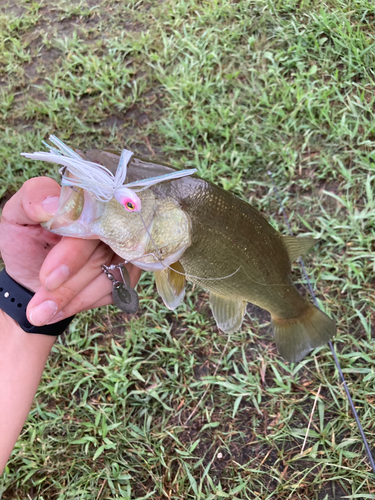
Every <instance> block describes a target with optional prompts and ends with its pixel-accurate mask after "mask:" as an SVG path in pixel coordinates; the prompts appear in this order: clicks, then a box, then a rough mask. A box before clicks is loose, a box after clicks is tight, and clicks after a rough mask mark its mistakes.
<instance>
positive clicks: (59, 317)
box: [47, 311, 65, 325]
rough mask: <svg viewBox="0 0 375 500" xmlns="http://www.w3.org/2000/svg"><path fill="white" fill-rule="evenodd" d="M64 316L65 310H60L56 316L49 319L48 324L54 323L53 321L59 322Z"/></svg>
mask: <svg viewBox="0 0 375 500" xmlns="http://www.w3.org/2000/svg"><path fill="white" fill-rule="evenodd" d="M64 317H65V314H64V313H63V311H60V312H59V313H58V314H56V316H54V317H53V319H52V321H48V323H47V325H52V324H53V323H58V322H59V321H61V320H62V319H64Z"/></svg>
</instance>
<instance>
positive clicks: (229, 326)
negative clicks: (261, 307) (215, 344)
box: [209, 292, 247, 333]
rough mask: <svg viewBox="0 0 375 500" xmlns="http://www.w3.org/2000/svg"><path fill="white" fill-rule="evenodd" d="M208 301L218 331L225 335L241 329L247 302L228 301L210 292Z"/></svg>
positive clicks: (226, 298)
mask: <svg viewBox="0 0 375 500" xmlns="http://www.w3.org/2000/svg"><path fill="white" fill-rule="evenodd" d="M209 300H210V304H211V309H212V314H213V315H214V318H215V321H216V323H217V326H218V327H219V328H220V330H223V332H225V333H233V332H235V331H236V330H238V329H239V328H240V327H241V325H242V320H243V317H244V315H245V312H246V304H247V302H245V301H243V300H238V299H230V298H228V297H224V296H223V295H217V294H216V293H212V292H211V293H210V299H209Z"/></svg>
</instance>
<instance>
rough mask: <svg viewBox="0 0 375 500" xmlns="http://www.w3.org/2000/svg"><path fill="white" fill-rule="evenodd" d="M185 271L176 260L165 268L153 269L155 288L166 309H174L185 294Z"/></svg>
mask: <svg viewBox="0 0 375 500" xmlns="http://www.w3.org/2000/svg"><path fill="white" fill-rule="evenodd" d="M184 273H185V271H184V268H183V267H182V264H181V263H180V262H179V261H177V262H174V263H173V264H171V265H170V266H169V267H168V268H167V269H163V270H162V271H155V281H156V288H157V289H158V292H159V295H160V296H161V298H162V299H163V301H164V304H165V305H166V306H167V307H168V309H176V307H177V306H178V305H179V304H180V303H181V301H182V300H183V298H184V296H185V281H186V277H185V274H184Z"/></svg>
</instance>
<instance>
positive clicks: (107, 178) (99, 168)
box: [22, 135, 197, 313]
mask: <svg viewBox="0 0 375 500" xmlns="http://www.w3.org/2000/svg"><path fill="white" fill-rule="evenodd" d="M49 140H50V141H51V142H52V144H54V146H50V145H49V144H48V143H46V142H44V141H43V143H44V144H45V145H46V146H47V147H48V149H49V152H45V151H39V152H36V153H22V156H25V157H26V158H30V159H34V160H41V161H47V162H50V163H57V164H58V165H62V166H63V167H64V168H63V169H61V170H60V173H61V175H62V181H61V184H62V186H70V187H76V188H81V189H85V190H87V191H90V192H91V193H92V195H94V196H95V197H96V198H97V199H98V200H99V201H102V202H105V203H106V202H109V201H110V200H112V199H113V198H114V199H115V200H117V201H118V202H119V203H120V204H121V205H122V206H123V207H124V208H125V210H127V211H128V212H135V213H138V214H139V216H140V218H141V220H142V223H143V225H144V227H145V229H146V232H147V233H148V234H149V231H148V228H147V227H146V224H145V222H144V220H143V217H142V215H141V208H142V204H141V200H140V199H139V196H138V195H137V194H136V193H137V192H139V191H143V190H145V189H147V188H149V187H150V186H154V185H155V184H159V183H160V182H165V181H171V180H174V179H180V178H182V177H186V176H189V175H192V174H194V173H195V172H196V171H197V169H195V168H194V169H186V170H180V171H175V172H171V173H168V174H164V175H159V176H154V177H149V178H147V179H140V180H137V181H134V182H130V183H127V184H125V180H126V175H127V166H128V163H129V161H130V159H131V157H132V156H133V153H132V152H131V151H128V150H127V149H124V150H123V151H122V153H121V157H120V161H119V163H118V167H117V170H116V173H115V174H113V173H112V172H111V171H110V170H109V169H108V168H107V167H105V166H103V165H100V164H99V163H95V162H91V161H87V160H84V159H83V158H81V156H80V155H79V154H78V153H76V152H75V151H73V150H72V149H71V148H69V147H68V146H67V145H66V144H64V143H63V142H62V141H60V139H58V138H57V137H56V136H54V135H51V136H50V137H49ZM69 173H70V174H71V175H72V176H73V177H72V176H70V175H69ZM149 237H150V238H151V240H152V241H153V239H152V237H151V235H150V234H149ZM117 267H118V268H119V270H120V274H121V278H122V281H118V280H116V279H115V278H114V276H113V274H112V272H111V271H112V270H113V269H111V268H107V267H106V266H104V267H103V271H104V272H105V274H106V275H107V277H108V278H109V279H110V280H111V281H112V284H113V286H112V296H113V301H114V303H115V304H116V305H117V306H118V307H119V308H120V309H121V310H122V311H123V312H126V313H135V312H136V311H137V310H138V304H139V300H138V294H137V292H136V291H135V290H134V289H133V288H131V286H130V280H128V279H126V275H127V271H126V268H125V267H124V265H121V266H117Z"/></svg>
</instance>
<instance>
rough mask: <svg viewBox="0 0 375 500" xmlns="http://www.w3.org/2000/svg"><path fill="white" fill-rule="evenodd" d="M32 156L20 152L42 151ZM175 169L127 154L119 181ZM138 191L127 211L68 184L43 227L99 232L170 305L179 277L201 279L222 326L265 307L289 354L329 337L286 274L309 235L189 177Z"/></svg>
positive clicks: (177, 296)
mask: <svg viewBox="0 0 375 500" xmlns="http://www.w3.org/2000/svg"><path fill="white" fill-rule="evenodd" d="M55 151H56V150H55ZM59 154H61V152H60V153H59ZM62 154H63V155H64V151H63V152H62ZM74 154H75V155H77V156H78V154H77V152H75V153H74ZM37 155H38V153H35V154H25V155H24V156H27V157H29V158H35V159H45V158H42V157H41V156H40V154H39V157H38V156H37ZM79 155H80V157H81V158H83V159H84V160H85V161H90V162H94V163H96V164H99V165H103V166H105V167H106V168H107V169H108V170H109V171H110V172H112V174H115V173H116V171H117V168H118V165H119V159H120V157H119V155H117V154H115V153H112V152H106V151H102V150H90V151H87V152H86V153H82V152H79ZM47 161H52V160H48V159H47ZM59 163H60V164H64V161H63V160H61V161H60V162H59ZM173 172H176V169H174V168H172V167H170V166H167V165H163V164H159V163H154V162H151V161H148V160H144V159H142V158H138V157H136V156H131V158H130V159H129V161H128V164H127V172H126V181H127V183H128V184H126V185H129V183H130V184H131V183H134V182H135V181H139V180H141V179H146V180H147V179H149V178H154V177H158V176H167V175H168V174H169V175H171V174H173ZM69 175H70V176H71V178H74V176H72V175H71V174H68V176H69ZM67 182H69V180H68V181H67ZM136 197H137V199H138V198H139V200H140V205H139V206H140V207H141V208H140V211H139V213H134V212H129V211H128V210H127V209H125V207H124V206H123V205H122V204H121V203H119V201H118V200H117V199H115V198H114V197H112V198H110V199H109V200H105V201H103V200H102V199H98V196H96V195H95V194H93V192H91V191H90V190H89V189H83V188H81V187H76V186H69V185H66V186H63V188H62V191H61V196H60V205H59V209H58V211H57V213H56V214H55V215H54V216H53V217H52V218H51V220H50V221H49V222H48V223H46V226H45V227H46V228H47V229H49V230H50V231H52V232H54V233H56V234H59V235H63V236H72V237H76V238H77V237H78V238H98V239H100V240H102V241H103V242H105V243H106V244H108V245H109V246H110V247H111V248H112V249H113V251H114V252H116V253H117V254H118V255H119V256H121V257H122V258H123V259H124V260H125V261H129V262H132V263H134V264H135V265H136V266H138V267H140V268H141V269H144V270H146V271H153V272H154V273H155V279H156V285H157V289H158V292H159V293H160V295H161V297H162V298H163V300H164V303H165V304H166V306H167V307H169V308H170V309H174V308H175V307H177V306H178V304H180V302H181V301H182V300H183V297H184V288H185V280H188V281H190V282H193V283H196V284H197V285H200V286H201V287H203V288H204V289H206V290H208V291H209V302H210V305H211V309H212V313H213V316H214V318H215V320H216V323H217V325H218V327H219V328H220V329H221V330H222V331H224V332H225V333H232V332H234V331H236V330H238V329H239V328H240V327H241V324H242V321H243V317H244V314H245V312H246V305H247V303H248V302H251V303H253V304H256V305H258V306H260V307H261V308H263V309H265V310H267V311H269V312H270V314H271V322H272V326H273V330H274V334H275V341H276V345H277V347H278V349H279V351H280V354H281V355H282V356H283V357H284V358H285V359H286V360H288V361H290V362H296V361H299V360H301V359H302V358H303V357H304V356H305V355H306V354H307V353H308V352H310V351H311V350H312V349H314V348H316V347H319V346H321V345H324V344H325V343H327V342H328V341H329V340H330V339H331V338H332V337H333V336H334V334H335V333H336V327H335V324H334V322H333V321H332V320H331V319H330V318H329V317H328V316H327V315H326V314H325V313H323V312H322V311H321V310H319V309H318V308H316V307H315V306H314V305H313V304H311V303H310V302H308V301H306V300H305V299H304V298H303V297H302V296H301V295H300V294H299V292H298V291H297V289H296V288H295V286H294V285H293V283H292V281H291V278H290V271H291V265H292V262H293V261H294V260H296V259H297V258H298V257H299V256H300V255H302V254H303V253H305V252H306V251H307V250H308V249H309V248H310V247H311V246H312V245H313V244H315V243H316V240H314V239H312V238H296V237H292V236H282V235H281V234H279V233H278V232H277V231H276V230H275V229H274V228H273V227H272V226H271V225H270V224H269V223H268V222H267V221H266V219H265V218H264V217H263V216H262V215H261V214H260V213H259V212H258V211H257V210H256V209H255V208H253V207H252V206H251V205H249V204H248V203H246V202H245V201H243V200H241V199H239V198H238V197H236V196H235V195H234V194H232V193H230V192H228V191H225V190H223V189H221V188H219V187H218V186H216V185H215V184H213V183H211V182H208V181H206V180H203V179H200V178H199V177H198V176H196V175H194V176H190V175H189V176H187V177H183V178H177V179H172V180H167V181H165V182H159V183H156V184H154V185H150V186H148V187H147V188H146V189H145V188H144V190H138V192H137V196H136Z"/></svg>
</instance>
